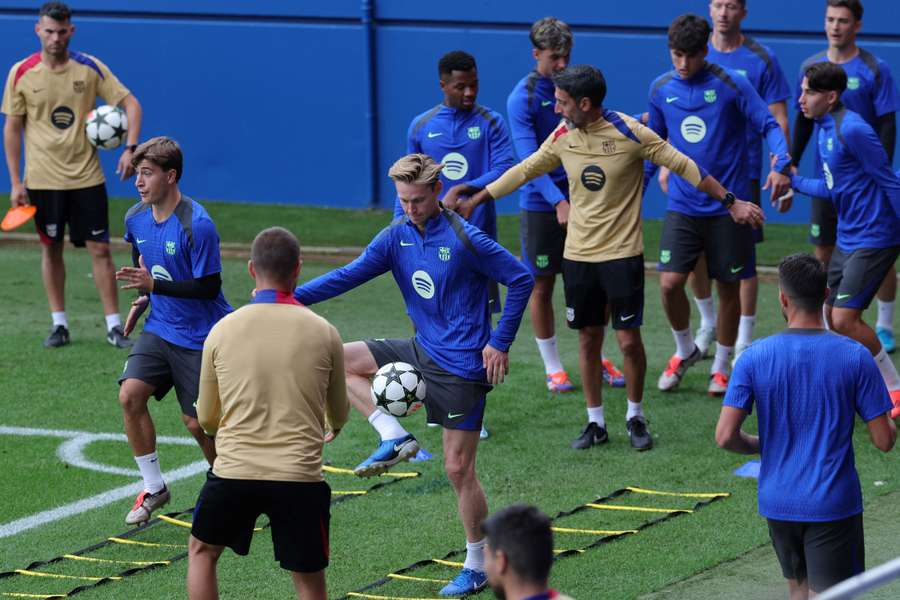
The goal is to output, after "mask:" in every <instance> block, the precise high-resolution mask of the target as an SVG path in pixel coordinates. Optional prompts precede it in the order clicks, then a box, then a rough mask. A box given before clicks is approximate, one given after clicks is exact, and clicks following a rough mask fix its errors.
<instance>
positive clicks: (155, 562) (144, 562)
mask: <svg viewBox="0 0 900 600" xmlns="http://www.w3.org/2000/svg"><path fill="white" fill-rule="evenodd" d="M63 558H68V559H70V560H85V561H89V562H98V563H106V564H115V565H135V566H147V565H170V564H172V563H171V561H168V560H113V559H111V558H94V557H92V556H75V555H74V554H63Z"/></svg>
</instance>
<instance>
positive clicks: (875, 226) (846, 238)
mask: <svg viewBox="0 0 900 600" xmlns="http://www.w3.org/2000/svg"><path fill="white" fill-rule="evenodd" d="M816 125H817V127H816V147H817V150H818V155H819V157H820V159H821V160H820V168H821V175H822V178H821V179H809V178H806V177H801V176H799V175H794V176H793V177H792V178H791V183H792V186H793V187H794V189H796V190H797V191H799V192H801V193H803V194H808V195H810V196H814V197H816V198H829V199H831V201H832V202H833V203H834V208H835V211H836V212H837V245H838V246H840V248H841V250H844V251H847V252H852V251H854V250H858V249H860V248H891V247H893V246H898V245H900V180H898V179H897V174H896V173H895V172H894V171H893V169H892V168H891V165H890V163H889V162H888V157H887V152H885V150H884V147H883V146H882V145H881V140H880V139H879V138H878V136H877V135H875V130H873V129H872V127H871V126H870V125H869V124H868V123H866V122H865V120H863V118H862V116H861V115H859V114H857V113H855V112H853V111H852V110H847V109H846V108H843V107H840V108H838V109H837V110H833V111H832V112H830V113H827V114H826V115H824V116H823V117H822V118H821V119H816Z"/></svg>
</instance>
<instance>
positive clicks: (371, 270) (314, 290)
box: [294, 227, 391, 306]
mask: <svg viewBox="0 0 900 600" xmlns="http://www.w3.org/2000/svg"><path fill="white" fill-rule="evenodd" d="M390 230H391V227H386V228H385V229H382V230H381V233H379V234H378V235H377V236H375V239H374V240H372V242H371V243H370V244H369V245H368V246H367V247H366V249H365V250H364V251H363V253H362V254H360V255H359V256H358V257H357V258H356V259H355V260H354V261H353V262H351V263H350V264H349V265H346V266H344V267H341V268H339V269H335V270H333V271H330V272H328V273H325V274H324V275H320V276H318V277H316V278H315V279H313V280H311V281H307V282H306V283H304V284H303V285H300V286H297V288H296V289H294V298H296V299H297V301H298V302H300V303H302V304H306V305H307V306H309V305H312V304H316V303H317V302H323V301H325V300H328V299H329V298H334V297H335V296H340V295H341V294H343V293H344V292H348V291H350V290H352V289H353V288H355V287H357V286H359V285H362V284H364V283H365V282H367V281H369V280H370V279H374V278H376V277H378V276H379V275H381V274H383V273H387V272H388V271H389V270H390V269H391V252H390V248H389V247H388V244H389V243H390V238H391V235H390Z"/></svg>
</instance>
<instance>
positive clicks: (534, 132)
mask: <svg viewBox="0 0 900 600" xmlns="http://www.w3.org/2000/svg"><path fill="white" fill-rule="evenodd" d="M555 90H556V87H555V86H554V85H553V80H552V79H550V78H549V77H543V76H542V75H540V74H539V73H538V72H537V71H532V72H531V73H529V74H528V75H526V76H525V77H523V78H522V79H521V80H520V81H519V83H517V84H516V87H514V88H513V90H512V92H510V93H509V98H507V99H506V113H507V114H508V115H509V129H510V132H511V133H512V141H513V146H515V148H516V154H518V155H519V160H520V161H521V160H525V159H526V158H528V157H529V156H531V155H532V154H534V153H535V152H536V151H537V149H538V147H539V146H540V145H541V144H542V143H543V142H544V140H545V139H547V137H548V136H549V135H550V134H551V133H553V130H554V129H556V127H557V126H558V125H559V121H560V119H559V115H557V114H556V112H555V111H554V105H555V103H556V97H555V95H554V91H555ZM568 197H569V181H568V179H566V170H565V169H563V168H562V167H558V168H556V169H554V170H553V171H551V172H549V173H547V174H546V175H541V176H540V177H536V178H535V179H532V180H531V181H529V182H528V183H526V184H525V185H523V186H522V187H521V188H519V208H521V209H523V210H531V211H536V212H553V211H554V207H555V206H556V205H557V204H559V203H560V202H561V201H563V200H566V199H568Z"/></svg>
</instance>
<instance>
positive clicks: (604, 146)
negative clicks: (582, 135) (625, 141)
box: [600, 140, 616, 154]
mask: <svg viewBox="0 0 900 600" xmlns="http://www.w3.org/2000/svg"><path fill="white" fill-rule="evenodd" d="M600 149H601V150H603V154H615V152H616V143H615V142H614V141H613V140H603V141H602V142H601V143H600Z"/></svg>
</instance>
